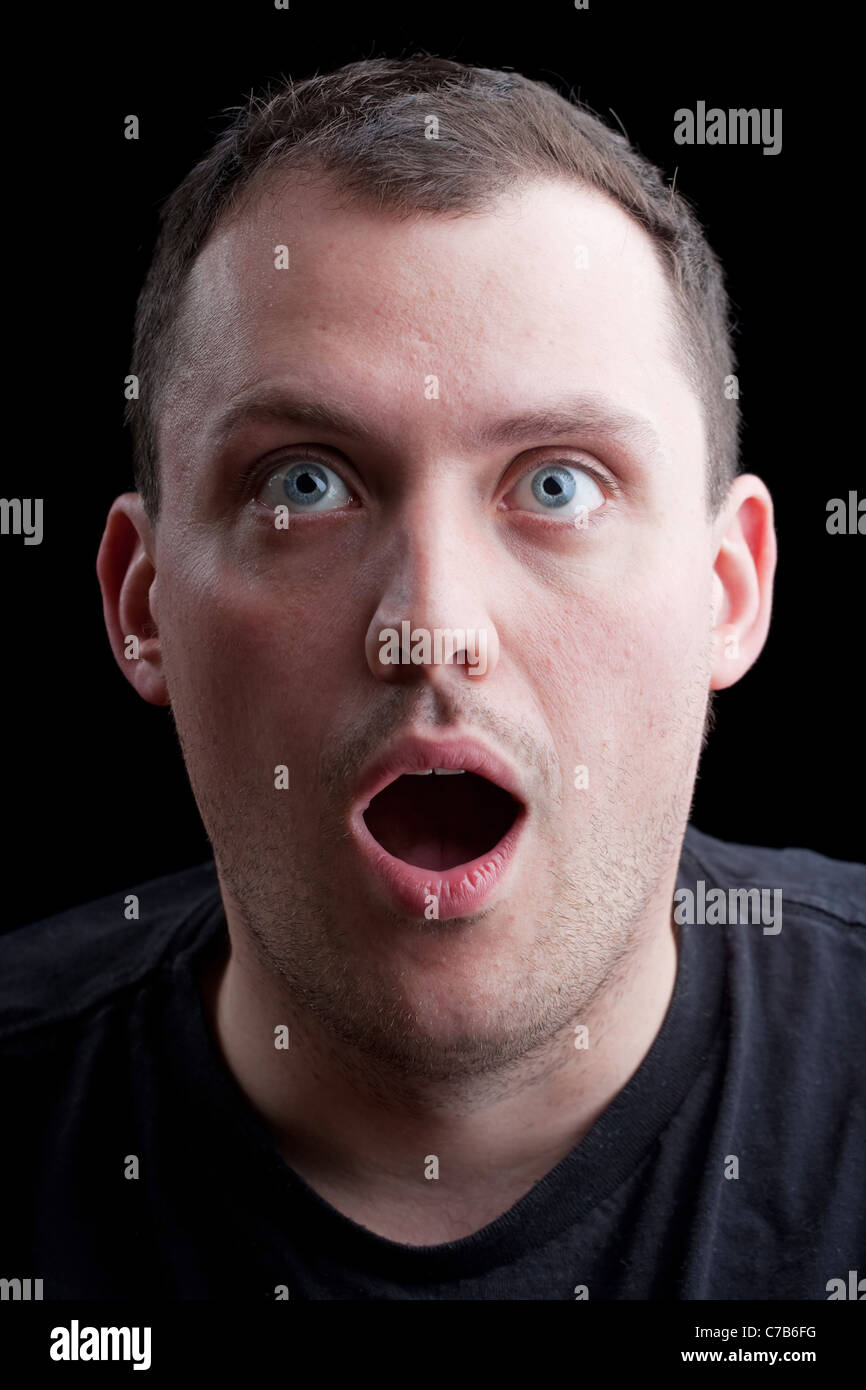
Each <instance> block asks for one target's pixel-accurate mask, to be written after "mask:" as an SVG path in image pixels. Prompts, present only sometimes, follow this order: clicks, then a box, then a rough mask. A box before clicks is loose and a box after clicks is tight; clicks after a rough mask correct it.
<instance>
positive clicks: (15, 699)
mask: <svg viewBox="0 0 866 1390" xmlns="http://www.w3.org/2000/svg"><path fill="white" fill-rule="evenodd" d="M40 14H41V12H40ZM803 15H805V16H806V18H805V19H804V18H803ZM39 18H40V17H39V16H37V19H39ZM43 20H44V24H43V29H42V32H40V34H39V36H38V37H33V39H32V41H30V40H23V39H22V40H20V41H19V46H18V48H16V47H15V45H13V49H12V52H11V55H10V56H9V57H8V58H7V64H8V65H9V67H10V69H13V70H14V69H15V68H16V67H18V68H20V71H19V72H18V74H17V75H18V77H19V78H21V79H23V81H22V90H23V91H25V97H24V98H22V101H23V102H24V117H23V118H22V112H21V106H20V105H19V106H18V107H17V109H16V108H15V105H14V103H12V102H11V100H10V106H11V107H12V109H7V122H6V141H5V160H6V169H7V178H8V180H9V183H10V185H11V188H12V191H13V193H17V195H18V196H16V197H15V198H13V209H16V210H17V213H18V215H17V216H13V217H12V218H11V219H10V224H11V229H12V231H13V239H14V244H13V250H12V251H11V252H10V256H9V259H7V262H6V305H7V317H6V327H7V345H9V344H10V343H11V344H12V345H13V346H14V353H13V361H12V362H11V364H10V368H9V370H8V371H7V375H6V385H7V393H8V394H7V400H6V407H7V412H6V413H7V423H8V422H9V419H10V417H11V418H13V419H14V418H15V417H16V416H18V415H22V414H23V418H24V420H25V429H24V431H23V435H22V442H21V444H20V445H16V446H15V447H14V448H12V447H9V448H8V449H7V451H6V454H5V462H4V470H3V486H2V491H3V495H4V496H7V497H34V496H41V497H43V498H44V511H45V518H44V527H45V534H44V540H43V543H42V545H41V546H24V545H23V542H22V539H21V538H19V537H11V536H8V537H3V538H2V539H0V549H2V560H3V592H4V597H5V600H6V602H5V614H6V617H5V621H4V627H3V648H4V653H5V656H6V663H5V672H6V674H5V681H4V708H5V719H4V725H3V728H4V738H3V771H4V785H5V792H6V798H5V799H6V805H7V809H8V811H9V816H8V821H7V824H6V828H5V831H4V838H3V843H4V850H5V855H4V858H5V865H6V872H5V886H6V889H7V892H6V901H5V907H4V913H3V921H2V926H3V927H4V928H9V927H12V926H14V925H16V924H19V923H24V922H29V921H33V920H36V919H38V918H40V917H42V916H45V915H47V914H48V913H50V912H54V911H57V910H60V909H61V908H64V907H68V906H72V905H74V904H76V903H78V902H82V901H86V900H87V899H89V898H93V897H98V896H101V895H103V894H106V893H108V892H112V891H115V890H117V891H118V892H120V891H126V890H127V889H128V888H129V887H130V886H131V885H133V884H135V883H137V882H141V881H143V880H145V879H147V878H149V877H152V876H155V875H157V874H161V873H166V872H169V871H171V870H172V869H175V868H180V867H182V866H183V865H185V864H189V863H193V862H198V861H199V860H201V859H203V858H205V857H206V856H207V855H208V854H209V846H208V843H207V840H206V838H205V836H204V831H203V829H202V827H201V824H200V822H199V818H198V813H197V810H196V807H195V804H194V802H193V799H192V794H191V792H190V790H189V787H188V783H187V780H186V774H185V771H184V768H183V763H182V760H181V756H180V751H179V747H178V744H177V741H176V737H175V734H174V729H173V726H172V723H171V716H170V713H169V711H168V710H162V709H155V708H153V707H151V706H149V705H146V704H145V703H144V702H143V701H141V700H140V699H139V697H138V696H137V695H136V694H135V693H134V691H133V690H132V688H131V687H130V686H129V685H128V684H127V682H126V681H125V680H124V679H123V676H122V675H121V673H120V671H119V670H118V668H117V666H116V665H115V662H114V659H113V657H112V655H111V653H110V650H109V646H108V640H107V637H106V634H105V629H104V625H103V620H102V608H101V598H100V594H99V589H98V585H97V580H96V573H95V560H96V552H97V547H98V544H99V539H100V535H101V532H102V527H103V524H104V520H105V516H106V513H107V511H108V508H109V506H110V504H111V501H112V499H113V498H114V496H115V495H116V494H117V493H119V492H122V491H125V490H126V489H128V488H130V487H131V486H132V475H131V467H130V453H129V442H128V438H127V436H126V434H125V432H124V430H123V426H122V412H123V378H124V376H125V375H126V372H127V371H128V361H129V351H130V344H131V331H132V319H133V309H134V304H135V298H136V295H137V292H138V289H139V286H140V283H141V280H142V277H143V275H144V272H145V270H146V267H147V263H148V260H149V256H150V250H151V246H152V239H153V236H154V233H155V229H156V217H157V210H158V207H159V204H160V202H161V200H162V199H163V198H165V197H166V196H167V194H168V193H169V192H170V191H171V189H172V188H173V187H174V186H175V185H176V184H177V183H178V182H179V181H180V179H181V178H182V177H183V175H184V173H185V172H186V171H187V169H188V167H189V166H190V164H191V163H192V162H193V161H194V159H195V158H197V157H198V156H199V155H200V154H201V153H203V151H204V149H205V148H206V147H207V145H208V144H209V143H210V141H211V140H212V139H213V138H214V136H215V134H216V133H217V131H218V130H219V129H221V128H222V124H223V122H222V121H221V119H220V116H219V113H220V111H221V110H223V109H224V108H225V107H227V106H230V105H232V104H235V103H238V102H240V101H241V100H243V98H244V97H245V96H246V95H247V94H248V92H249V91H250V90H251V89H255V88H260V87H261V86H262V85H263V83H265V82H267V81H268V80H269V79H276V78H279V77H280V76H281V75H282V74H287V75H290V76H292V77H293V78H295V79H300V78H303V77H306V76H308V75H310V74H311V73H313V72H315V71H321V72H324V71H328V70H330V69H331V68H333V67H337V66H340V65H341V64H343V63H346V62H350V61H353V60H355V59H358V58H364V57H372V56H381V55H387V56H401V55H408V54H411V53H412V52H414V51H416V50H418V49H425V50H427V51H429V52H432V53H436V54H438V55H440V56H444V57H453V58H458V59H461V60H463V61H467V62H475V63H479V64H481V65H484V66H488V67H500V66H510V67H514V68H517V69H519V70H520V71H522V72H524V73H526V74H527V75H528V76H531V77H536V78H541V79H543V80H545V81H548V82H550V83H552V84H553V85H554V86H557V87H558V88H559V89H560V90H562V91H566V92H567V91H568V90H569V89H570V88H573V89H574V90H575V92H576V93H577V94H578V95H579V96H580V97H581V98H582V99H583V100H585V101H587V102H588V103H589V104H590V105H591V106H592V107H593V108H594V109H595V110H596V111H597V112H599V113H600V114H602V115H605V116H607V118H608V119H609V120H611V122H612V123H614V118H613V117H612V116H610V115H609V113H610V112H611V111H613V112H615V113H616V116H617V117H618V118H619V121H620V122H621V123H622V125H623V126H624V127H625V129H626V131H627V132H628V134H629V136H630V138H631V139H632V141H633V142H634V143H635V144H636V145H637V146H638V147H639V148H640V149H641V150H642V151H643V152H644V153H645V154H646V155H648V156H649V157H650V158H651V159H652V160H653V161H654V162H656V163H657V164H659V165H660V166H661V167H662V168H663V169H664V170H665V172H666V174H667V175H668V177H669V178H670V177H671V176H673V174H674V171H675V170H676V171H677V173H676V180H677V188H678V189H679V190H680V191H682V192H683V193H684V194H685V195H686V196H687V197H688V198H689V199H690V201H691V202H692V203H693V204H694V205H695V207H696V209H697V211H698V215H699V216H700V218H701V220H702V222H703V224H704V226H705V227H706V229H707V233H708V236H709V239H710V241H711V243H712V244H713V246H714V247H715V249H716V250H717V252H718V253H719V254H720V256H721V258H722V261H723V263H724V265H725V267H726V269H727V273H728V280H729V288H730V292H731V295H732V298H733V301H734V305H735V310H736V317H737V321H738V325H739V332H738V338H737V350H738V357H739V378H740V387H741V405H742V409H743V414H744V419H745V431H744V438H743V450H744V453H743V461H744V468H745V469H746V470H747V471H750V472H756V473H759V474H760V475H761V476H762V477H763V478H764V479H765V481H766V482H767V484H768V485H769V487H770V489H771V491H772V493H773V496H774V499H775V505H776V515H777V531H778V536H779V569H778V576H777V584H776V596H775V611H774V619H773V624H772V628H771V632H770V637H769V640H768V643H767V646H766V648H765V651H764V653H763V654H762V656H761V657H760V659H759V661H758V662H757V664H756V666H755V667H754V668H753V669H752V671H751V672H749V673H748V675H747V676H746V677H745V678H744V680H743V681H742V682H741V683H740V684H739V685H737V686H735V687H733V688H732V689H731V690H728V691H724V692H722V693H721V694H720V696H719V697H718V703H717V715H718V723H717V728H716V731H715V733H714V734H713V735H712V738H711V741H710V745H709V747H708V749H707V751H706V753H705V755H704V759H703V763H702V767H701V773H700V776H699V779H698V784H697V788H696V793H695V803H694V811H693V816H692V819H693V821H694V822H695V823H696V824H697V825H698V826H699V827H700V828H701V829H702V830H705V831H707V832H709V833H711V834H714V835H718V836H720V837H722V838H724V839H728V840H736V841H741V842H754V843H760V844H767V845H779V846H782V845H805V846H809V847H812V848H814V849H817V850H820V851H822V852H823V853H825V854H828V855H831V856H833V857H835V858H841V859H845V858H848V859H860V858H862V857H863V856H862V845H863V831H862V812H861V809H860V806H861V796H860V791H859V788H860V787H861V786H862V778H863V767H862V756H861V746H862V740H861V735H860V710H861V706H862V695H861V691H860V685H861V682H860V680H859V679H858V660H857V658H858V654H859V649H862V635H861V626H862V625H861V620H860V615H861V611H862V594H863V590H862V574H863V556H864V547H866V541H864V540H863V539H862V538H861V537H858V536H830V535H828V533H827V531H826V524H825V523H826V515H827V513H826V506H827V502H828V500H829V499H830V498H832V497H838V496H841V497H847V494H848V491H849V489H852V488H854V489H857V488H858V487H859V494H860V496H862V495H863V494H864V491H866V486H864V477H866V471H864V469H863V466H862V463H861V458H862V445H861V443H860V441H859V439H858V438H857V437H856V434H855V433H854V431H853V430H852V429H851V426H850V424H849V416H848V412H847V410H846V406H847V403H848V401H849V399H850V396H851V395H852V393H853V395H854V398H855V400H856V399H857V396H858V394H859V392H858V386H857V380H856V377H855V375H854V370H853V368H852V367H850V366H849V364H848V348H846V347H845V346H844V345H843V340H842V338H840V333H839V327H838V319H839V316H840V312H841V319H842V320H844V318H845V317H846V315H847V306H848V303H849V302H850V296H851V293H852V289H853V285H854V283H855V282H856V281H857V280H858V279H859V270H857V265H858V263H859V260H860V254H861V253H860V251H859V249H855V248H854V247H853V246H852V245H849V243H848V242H847V241H846V239H845V237H844V236H840V235H839V233H838V231H834V227H833V221H832V214H833V209H834V208H835V215H836V216H837V217H838V216H841V209H840V208H839V205H838V204H839V198H838V195H837V197H836V198H835V199H834V197H833V194H832V192H829V193H828V190H832V189H833V187H834V184H833V179H834V174H833V171H832V162H833V159H834V156H835V154H836V152H837V151H838V148H839V145H840V120H841V119H842V118H841V117H840V115H839V108H838V104H834V105H833V106H832V108H831V107H830V106H828V105H827V101H826V98H825V96H824V91H823V89H822V88H821V86H820V80H821V75H822V72H823V73H824V76H825V78H826V70H827V59H826V52H825V54H824V56H823V57H822V56H821V47H820V46H821V45H822V44H823V43H824V41H825V38H826V36H825V34H824V29H823V25H824V16H823V13H822V15H816V14H815V11H814V10H813V9H812V8H811V7H809V9H807V10H805V11H803V12H802V14H798V13H797V12H796V11H792V10H790V9H788V8H787V7H782V6H778V7H776V6H769V5H763V6H761V5H755V4H751V5H742V4H736V3H734V4H726V5H725V6H724V7H722V6H713V7H704V6H694V5H692V6H687V5H679V4H676V5H672V4H666V3H659V4H654V5H650V4H642V5H641V4H635V3H629V4H612V3H602V0H590V9H589V10H587V11H578V10H576V9H575V8H574V6H573V4H572V3H569V0H561V3H556V4H554V3H550V0H540V3H537V4H533V5H530V6H523V7H519V8H516V9H512V10H506V9H505V8H504V7H499V6H495V7H490V6H487V5H485V6H483V7H479V8H477V9H471V8H470V7H468V6H466V5H454V6H450V5H444V4H436V5H418V6H407V7H405V8H404V9H402V10H400V11H399V12H397V11H390V10H388V9H385V8H383V7H381V6H379V5H377V4H375V3H371V4H368V5H365V6H354V5H325V4H320V3H316V0H291V8H290V9H289V10H288V11H277V10H275V9H274V8H273V4H272V0H254V2H253V3H251V2H250V0H243V3H236V4H233V5H218V4H210V3H207V4H204V3H203V4H195V5H193V4H191V3H189V0H187V3H183V0H178V3H176V4H173V5H171V6H168V5H161V4H152V5H148V6H147V7H142V6H131V7H114V8H113V9H112V10H110V11H108V10H106V11H105V12H104V13H103V14H100V12H99V11H97V10H93V11H90V12H88V13H87V14H82V13H78V14H69V13H66V14H65V15H63V16H60V17H58V15H57V14H53V13H51V12H49V13H47V14H45V15H44V16H43V17H42V20H40V23H42V22H43ZM28 44H29V47H28ZM699 100H703V101H705V102H706V103H707V105H708V106H721V107H723V108H725V109H727V108H728V107H752V106H756V107H758V108H764V107H769V108H776V107H781V108H782V109H783V112H784V116H783V127H782V133H783V145H782V151H781V153H780V154H778V155H776V156H769V155H764V154H763V152H762V149H761V147H760V146H748V145H745V146H737V145H732V146H723V145H722V146H691V147H690V146H679V145H676V144H675V143H674V140H673V130H674V112H675V111H676V110H677V108H679V107H690V108H692V109H694V107H695V105H696V103H697V101H699ZM834 103H835V97H834ZM130 113H135V114H136V115H138V116H139V118H140V122H141V138H140V139H139V140H138V141H137V142H135V141H127V140H125V139H124V136H123V121H124V117H125V116H126V115H127V114H130ZM822 113H823V114H822ZM25 190H26V191H25ZM828 203H829V214H830V215H829V220H828ZM852 255H853V257H854V260H853V262H852V260H851V259H850V257H851V256H852ZM16 290H17V291H18V293H19V294H21V295H22V296H23V310H22V313H21V316H20V319H19V318H18V317H17V316H16V318H15V321H14V323H12V322H10V319H9V317H8V313H9V304H10V302H11V298H10V297H11V295H12V294H13V292H15V291H16ZM834 320H835V321H834ZM19 353H20V356H19ZM7 438H8V436H7ZM9 890H11V891H9Z"/></svg>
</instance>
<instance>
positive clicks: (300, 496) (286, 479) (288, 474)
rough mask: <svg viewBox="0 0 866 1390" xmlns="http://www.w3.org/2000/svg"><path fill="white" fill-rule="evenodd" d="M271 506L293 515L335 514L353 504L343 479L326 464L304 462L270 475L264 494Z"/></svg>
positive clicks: (305, 460)
mask: <svg viewBox="0 0 866 1390" xmlns="http://www.w3.org/2000/svg"><path fill="white" fill-rule="evenodd" d="M262 493H263V500H264V501H265V502H266V503H267V505H268V506H271V507H277V506H280V505H282V506H284V507H288V508H289V510H290V511H293V510H297V511H318V512H327V511H334V510H336V509H337V508H338V507H343V506H345V505H346V503H347V502H351V501H352V494H351V492H350V491H349V489H348V488H347V487H346V484H345V483H344V482H343V480H342V478H340V477H338V475H337V474H336V473H335V472H334V471H333V470H332V469H331V468H328V467H326V466H325V464H323V463H317V462H315V461H314V460H313V459H303V460H302V461H299V462H298V463H292V464H290V465H288V466H285V465H284V466H283V468H282V469H281V470H280V471H279V472H277V473H273V474H271V476H270V478H269V479H268V481H267V483H266V484H265V487H264V488H263V490H262Z"/></svg>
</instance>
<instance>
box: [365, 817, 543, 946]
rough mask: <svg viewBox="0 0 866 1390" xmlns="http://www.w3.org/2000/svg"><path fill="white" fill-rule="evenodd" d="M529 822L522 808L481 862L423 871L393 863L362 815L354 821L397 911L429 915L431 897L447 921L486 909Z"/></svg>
mask: <svg viewBox="0 0 866 1390" xmlns="http://www.w3.org/2000/svg"><path fill="white" fill-rule="evenodd" d="M525 820H526V811H525V810H521V811H520V812H519V814H518V817H517V820H516V821H515V822H514V824H513V825H512V826H511V829H510V830H508V831H507V832H506V834H505V835H503V837H502V839H501V840H500V841H499V843H498V844H497V845H494V846H493V848H492V849H491V850H488V851H487V853H486V854H482V855H481V856H480V858H478V859H471V860H470V861H469V863H467V864H456V865H455V866H454V868H453V869H422V868H419V867H418V866H417V865H415V864H406V863H405V862H404V861H403V860H402V859H395V857H394V855H393V854H389V853H388V851H387V850H386V849H384V848H383V846H382V845H380V844H379V841H378V840H376V839H374V837H373V836H372V835H371V834H370V831H369V829H368V828H367V822H366V821H365V820H364V816H363V813H362V812H360V811H359V812H357V813H356V815H355V816H354V817H353V818H352V830H353V832H354V839H355V843H356V844H357V846H358V848H359V850H360V851H361V854H362V856H363V858H364V859H365V860H366V862H367V864H368V865H369V866H370V868H371V870H372V872H373V874H374V876H375V877H376V879H377V880H378V882H379V883H380V885H382V886H383V887H384V888H385V891H386V893H387V895H388V897H389V898H390V900H391V903H392V905H393V906H395V907H396V908H397V909H398V911H400V912H404V913H408V914H409V915H410V916H412V917H426V916H427V915H428V913H429V912H430V902H429V899H430V895H431V894H433V895H434V896H435V898H436V904H437V913H436V915H437V917H438V918H439V920H447V919H449V918H451V917H468V916H469V915H470V913H473V912H478V911H480V909H481V908H483V907H487V906H488V904H489V903H490V901H491V899H492V898H493V897H494V895H495V893H496V891H497V889H498V888H499V887H500V886H501V884H502V880H503V879H504V877H505V875H506V873H507V872H508V869H509V866H510V864H511V861H512V860H513V858H514V856H515V853H516V850H517V844H518V841H519V839H520V836H521V833H522V831H523V825H524V822H525ZM431 916H432V914H431Z"/></svg>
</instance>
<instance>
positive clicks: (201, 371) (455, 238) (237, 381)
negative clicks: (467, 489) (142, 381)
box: [165, 179, 697, 442]
mask: <svg viewBox="0 0 866 1390" xmlns="http://www.w3.org/2000/svg"><path fill="white" fill-rule="evenodd" d="M673 335H674V330H673V325H672V319H671V301H670V295H669V290H668V286H667V283H666V280H665V277H664V274H663V272H662V269H661V266H660V264H659V262H658V260H657V257H656V254H655V250H654V247H653V245H652V242H651V241H650V239H649V237H648V236H647V235H646V234H645V233H644V232H643V230H642V229H641V228H640V227H639V226H638V225H637V224H636V223H635V222H634V221H633V220H632V219H631V218H630V217H629V216H628V215H627V214H626V213H625V212H624V211H623V210H622V209H621V208H619V207H618V206H617V205H616V204H615V203H613V202H612V201H611V200H609V199H607V198H605V197H603V196H602V195H600V194H598V193H596V192H594V191H588V190H586V189H583V188H580V187H577V186H575V185H574V184H570V183H565V182H562V181H553V180H551V181H534V182H531V183H529V184H526V185H523V186H521V187H520V188H519V189H516V190H513V191H510V192H509V193H508V194H507V195H504V196H502V197H500V198H499V199H498V200H497V201H496V202H494V203H493V204H491V205H490V206H489V207H487V208H485V209H484V210H483V211H481V212H478V213H475V214H471V215H459V216H455V215H429V214H413V215H411V216H410V217H409V218H405V217H404V218H398V217H396V216H394V215H389V214H388V213H383V212H379V211H370V210H367V209H365V208H362V207H359V206H357V205H348V206H346V205H341V203H340V200H339V198H338V196H337V194H336V193H335V191H334V190H333V189H332V188H331V187H329V186H328V185H327V184H321V183H319V184H306V185H304V186H303V187H299V185H298V183H297V182H295V181H292V180H286V179H284V180H282V182H272V183H271V184H270V185H268V186H265V188H264V189H263V190H261V192H260V193H259V194H258V196H257V197H256V200H255V201H254V202H253V203H251V204H249V205H247V206H246V207H244V208H242V209H240V210H239V212H238V213H237V214H236V215H235V216H233V218H232V219H231V220H230V221H229V222H227V223H226V224H225V225H223V226H221V227H219V228H218V229H217V231H216V233H215V234H214V235H213V236H212V238H211V239H210V241H209V242H208V244H207V245H206V246H205V248H204V250H203V251H202V253H201V254H200V256H199V258H198V260H197V261H196V263H195V265H194V266H193V269H192V271H191V274H190V277H189V281H188V285H187V292H186V295H185V308H184V313H183V316H182V333H181V337H180V347H181V351H180V365H179V369H178V372H177V373H176V374H175V377H174V387H175V389H174V390H173V391H170V392H169V396H168V402H167V409H166V411H165V425H166V429H167V430H168V432H169V433H170V434H172V433H173V434H175V435H177V434H178V433H187V432H188V431H190V430H192V429H195V432H196V435H197V437H198V438H202V437H204V436H206V434H207V429H208V427H209V426H211V425H213V426H215V425H216V422H217V421H218V419H219V418H221V417H224V416H225V415H226V414H227V413H228V412H229V411H230V407H231V406H232V404H233V403H234V402H237V401H240V400H243V399H244V398H245V397H246V396H247V395H248V394H249V393H250V392H251V391H254V390H255V388H256V387H257V386H258V385H262V386H265V385H267V386H268V387H269V388H273V387H276V388H277V389H279V387H280V386H281V385H283V384H284V385H285V387H286V388H287V389H290V390H295V389H296V388H301V389H303V391H304V393H305V394H306V395H307V396H309V395H310V394H311V393H312V395H314V396H316V395H321V396H322V397H324V398H325V399H326V400H327V401H333V400H340V401H341V402H343V403H345V404H347V405H349V406H350V407H352V408H353V410H354V411H355V413H356V414H357V413H358V412H363V411H364V410H367V411H372V412H373V413H375V414H376V415H377V418H379V419H381V420H382V423H383V427H385V426H386V425H387V428H389V429H390V430H391V431H392V432H393V431H394V430H397V431H399V430H401V429H405V430H406V431H407V434H411V433H412V432H413V430H414V429H415V424H416V423H417V426H418V428H423V429H424V431H425V432H426V433H428V434H429V432H430V430H431V428H432V430H433V431H434V432H436V433H442V434H448V435H449V437H450V435H451V434H453V436H454V442H457V440H458V438H459V435H460V431H461V429H462V428H463V427H464V426H465V425H467V423H468V422H469V419H470V417H471V416H473V415H474V416H478V415H484V416H487V415H495V414H496V412H497V411H501V410H502V409H503V408H504V407H506V406H507V407H509V410H510V409H511V408H513V407H514V406H517V405H526V406H531V405H532V403H533V400H534V398H536V397H537V398H541V397H543V398H544V399H550V398H552V397H556V396H557V395H561V396H563V397H565V396H566V395H568V394H569V393H572V394H573V393H575V392H576V391H577V390H579V391H581V392H584V393H586V394H588V395H593V394H604V396H605V398H611V397H613V398H614V399H615V402H616V403H617V404H619V405H621V406H622V407H623V408H628V409H631V410H633V411H637V412H640V413H642V414H644V415H645V416H646V415H648V416H650V417H651V418H654V420H655V421H656V423H657V424H658V426H659V430H660V432H661V433H662V435H664V432H665V428H666V427H667V428H669V429H672V428H674V426H679V425H681V424H682V417H683V414H684V413H685V414H687V415H689V416H690V422H689V423H690V424H691V426H692V427H693V426H694V425H695V423H696V418H697V406H696V402H695V401H694V400H693V398H692V394H691V390H690V388H689V386H688V384H687V383H686V381H685V379H684V377H683V375H682V373H681V371H680V369H679V367H678V366H677V363H676V361H675V360H674V357H675V354H674V349H673V348H672V342H673ZM431 375H434V376H435V377H436V378H437V385H438V391H439V399H440V402H447V409H445V410H442V411H440V412H438V415H437V417H436V418H435V420H434V419H433V417H432V416H431V412H430V410H429V395H425V391H424V385H425V382H426V381H427V380H428V379H429V377H430V376H431ZM425 406H427V409H426V411H425ZM419 412H420V413H419ZM422 422H423V423H422Z"/></svg>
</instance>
